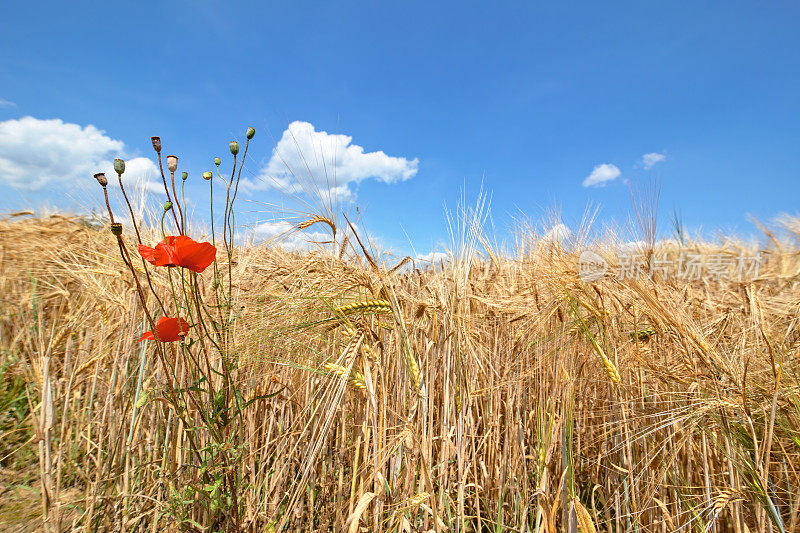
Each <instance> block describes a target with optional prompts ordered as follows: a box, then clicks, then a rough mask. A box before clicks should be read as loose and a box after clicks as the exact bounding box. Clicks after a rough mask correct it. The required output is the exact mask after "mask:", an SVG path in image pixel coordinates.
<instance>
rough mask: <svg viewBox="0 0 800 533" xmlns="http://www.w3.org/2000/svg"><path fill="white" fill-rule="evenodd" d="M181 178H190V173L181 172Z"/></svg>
mask: <svg viewBox="0 0 800 533" xmlns="http://www.w3.org/2000/svg"><path fill="white" fill-rule="evenodd" d="M181 179H182V180H183V181H186V180H187V179H189V173H188V172H181Z"/></svg>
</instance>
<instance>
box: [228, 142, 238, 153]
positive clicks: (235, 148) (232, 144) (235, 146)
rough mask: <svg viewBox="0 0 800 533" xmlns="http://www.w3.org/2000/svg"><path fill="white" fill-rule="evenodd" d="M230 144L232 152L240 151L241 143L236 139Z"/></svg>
mask: <svg viewBox="0 0 800 533" xmlns="http://www.w3.org/2000/svg"><path fill="white" fill-rule="evenodd" d="M228 146H230V149H231V153H232V154H233V155H236V154H238V153H239V143H237V142H236V141H231V142H230V144H229V145H228Z"/></svg>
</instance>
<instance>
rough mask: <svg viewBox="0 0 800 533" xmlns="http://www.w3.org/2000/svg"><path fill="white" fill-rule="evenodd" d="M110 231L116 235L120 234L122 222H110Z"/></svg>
mask: <svg viewBox="0 0 800 533" xmlns="http://www.w3.org/2000/svg"><path fill="white" fill-rule="evenodd" d="M111 233H113V234H114V235H116V236H117V237H119V236H120V235H122V224H120V223H119V222H114V223H113V224H111Z"/></svg>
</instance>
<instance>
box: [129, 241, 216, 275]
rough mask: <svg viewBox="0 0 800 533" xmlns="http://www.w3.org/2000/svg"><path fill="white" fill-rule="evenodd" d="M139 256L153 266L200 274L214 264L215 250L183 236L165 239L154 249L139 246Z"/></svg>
mask: <svg viewBox="0 0 800 533" xmlns="http://www.w3.org/2000/svg"><path fill="white" fill-rule="evenodd" d="M139 254H140V255H141V256H142V257H143V258H144V259H145V260H146V261H147V262H149V263H150V264H152V265H155V266H180V267H186V268H188V269H189V270H191V271H193V272H197V273H200V272H202V271H203V270H205V269H206V268H207V267H208V265H210V264H211V263H213V262H214V258H215V257H216V256H217V249H216V248H215V247H214V246H213V245H212V244H211V243H208V242H196V241H194V240H192V239H191V238H189V237H187V236H185V235H178V236H176V237H172V236H170V237H167V239H166V242H164V241H161V242H160V243H158V244H156V247H155V248H150V247H149V246H144V245H143V244H140V245H139Z"/></svg>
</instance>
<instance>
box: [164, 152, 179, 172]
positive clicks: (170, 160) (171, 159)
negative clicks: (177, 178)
mask: <svg viewBox="0 0 800 533" xmlns="http://www.w3.org/2000/svg"><path fill="white" fill-rule="evenodd" d="M167 168H168V169H169V171H170V172H175V171H176V170H178V156H177V155H168V156H167Z"/></svg>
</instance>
